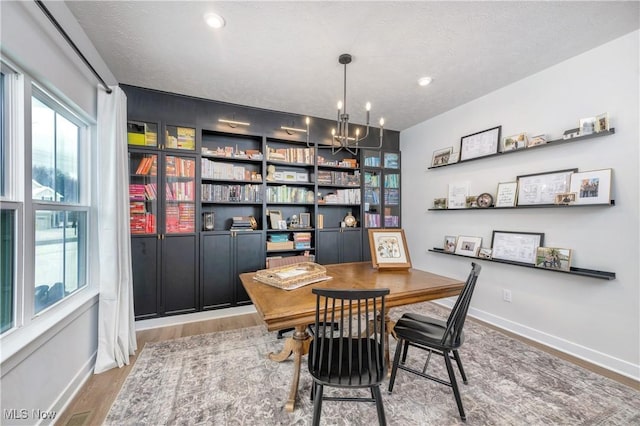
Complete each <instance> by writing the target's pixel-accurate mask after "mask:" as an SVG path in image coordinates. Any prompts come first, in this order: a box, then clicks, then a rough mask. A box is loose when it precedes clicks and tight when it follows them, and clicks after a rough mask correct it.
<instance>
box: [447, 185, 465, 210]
mask: <svg viewBox="0 0 640 426" xmlns="http://www.w3.org/2000/svg"><path fill="white" fill-rule="evenodd" d="M468 196H469V182H460V183H450V184H449V193H448V196H447V208H449V209H464V208H467V197H468Z"/></svg>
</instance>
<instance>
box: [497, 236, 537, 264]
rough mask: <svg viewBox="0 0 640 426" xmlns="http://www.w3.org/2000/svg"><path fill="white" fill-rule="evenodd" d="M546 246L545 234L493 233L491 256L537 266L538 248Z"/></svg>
mask: <svg viewBox="0 0 640 426" xmlns="http://www.w3.org/2000/svg"><path fill="white" fill-rule="evenodd" d="M543 245H544V233H541V232H514V231H493V235H492V238H491V256H492V257H493V259H494V260H495V259H499V260H506V261H509V262H515V263H523V264H530V265H535V263H536V255H537V250H538V247H542V246H543Z"/></svg>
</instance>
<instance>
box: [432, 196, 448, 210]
mask: <svg viewBox="0 0 640 426" xmlns="http://www.w3.org/2000/svg"><path fill="white" fill-rule="evenodd" d="M433 208H434V209H446V208H447V199H446V198H434V199H433Z"/></svg>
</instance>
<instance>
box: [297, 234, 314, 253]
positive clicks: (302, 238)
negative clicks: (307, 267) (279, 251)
mask: <svg viewBox="0 0 640 426" xmlns="http://www.w3.org/2000/svg"><path fill="white" fill-rule="evenodd" d="M293 248H295V249H296V250H299V249H310V248H311V232H294V233H293Z"/></svg>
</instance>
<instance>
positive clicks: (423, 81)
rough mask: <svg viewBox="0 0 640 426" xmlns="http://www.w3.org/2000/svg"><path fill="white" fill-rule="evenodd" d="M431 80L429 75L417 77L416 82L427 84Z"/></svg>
mask: <svg viewBox="0 0 640 426" xmlns="http://www.w3.org/2000/svg"><path fill="white" fill-rule="evenodd" d="M431 81H433V79H432V78H431V77H421V78H419V79H418V84H419V85H420V86H428V85H429V83H431Z"/></svg>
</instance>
